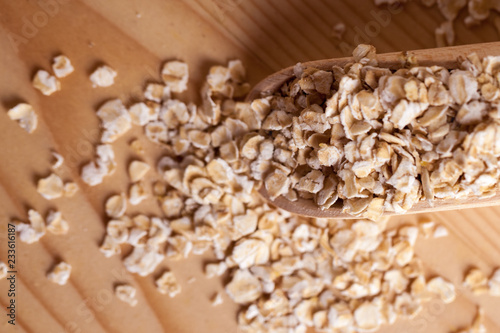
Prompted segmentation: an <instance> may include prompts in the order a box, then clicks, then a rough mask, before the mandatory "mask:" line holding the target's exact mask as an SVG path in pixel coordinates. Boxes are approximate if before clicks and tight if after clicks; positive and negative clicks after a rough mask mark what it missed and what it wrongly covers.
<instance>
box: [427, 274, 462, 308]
mask: <svg viewBox="0 0 500 333" xmlns="http://www.w3.org/2000/svg"><path fill="white" fill-rule="evenodd" d="M427 290H429V291H430V292H431V293H434V294H436V295H438V296H439V297H440V298H441V300H442V301H443V302H445V303H447V304H448V303H451V302H453V301H454V300H455V297H456V293H455V286H454V285H453V284H452V283H450V282H447V281H445V280H444V279H443V278H442V277H435V278H433V279H431V280H430V281H428V282H427Z"/></svg>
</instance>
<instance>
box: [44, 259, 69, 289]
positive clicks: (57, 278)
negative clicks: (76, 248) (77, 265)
mask: <svg viewBox="0 0 500 333" xmlns="http://www.w3.org/2000/svg"><path fill="white" fill-rule="evenodd" d="M70 274H71V265H69V264H67V263H65V262H64V261H63V262H60V263H59V264H57V265H56V266H54V268H53V269H52V271H50V272H49V273H48V274H47V279H49V280H50V281H52V282H54V283H57V284H59V285H61V286H62V285H65V284H66V283H67V282H68V279H69V276H70Z"/></svg>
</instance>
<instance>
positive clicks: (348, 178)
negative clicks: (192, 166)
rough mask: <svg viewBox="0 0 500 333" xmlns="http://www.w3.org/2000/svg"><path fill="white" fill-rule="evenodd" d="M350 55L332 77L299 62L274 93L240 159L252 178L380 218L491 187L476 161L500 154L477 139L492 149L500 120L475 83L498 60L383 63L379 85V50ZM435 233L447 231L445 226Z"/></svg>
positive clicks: (286, 193) (291, 194) (275, 193)
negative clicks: (391, 67) (452, 65)
mask: <svg viewBox="0 0 500 333" xmlns="http://www.w3.org/2000/svg"><path fill="white" fill-rule="evenodd" d="M442 5H443V6H445V5H444V3H442ZM446 6H448V5H446ZM446 6H445V7H446ZM446 8H448V7H446ZM447 10H450V11H452V9H450V8H448V9H447ZM450 13H451V12H450ZM450 15H451V14H450ZM353 54H354V58H355V61H357V63H355V64H350V65H348V66H346V68H344V69H343V70H342V69H338V71H339V73H338V74H336V76H335V75H333V72H334V71H335V70H332V72H327V73H330V74H328V75H326V74H323V72H324V71H318V70H316V69H314V68H309V69H307V70H304V69H303V68H302V69H300V70H299V69H297V70H296V75H297V76H296V77H294V78H292V79H290V80H289V81H288V82H286V83H285V84H284V85H283V86H282V87H281V89H280V90H279V91H278V92H276V93H274V94H273V95H270V96H268V97H267V98H268V99H269V101H270V109H269V110H267V112H268V114H267V115H265V117H264V119H263V122H262V126H261V129H260V130H257V131H251V132H250V133H249V134H246V135H245V136H244V138H246V140H243V144H242V145H241V146H240V154H241V156H240V158H243V159H244V160H245V161H246V162H247V163H248V164H249V165H250V169H251V171H252V173H251V175H252V177H253V179H254V180H256V181H261V180H264V186H265V188H266V190H267V192H268V194H269V197H270V198H271V199H272V200H274V199H276V198H277V197H279V196H283V197H285V198H290V200H297V198H302V199H306V200H312V201H314V202H315V203H316V204H317V205H318V206H319V207H320V208H321V209H328V208H329V207H331V205H332V204H333V203H335V202H337V201H340V202H341V203H342V205H343V211H344V212H346V213H349V214H351V215H353V216H362V217H368V218H372V219H376V218H378V217H379V216H381V215H382V214H383V213H384V212H396V213H404V212H406V211H408V210H409V209H411V208H412V206H413V205H414V204H416V203H417V202H419V201H421V200H427V201H429V202H430V203H431V204H432V202H433V200H435V199H450V198H465V197H467V196H470V195H473V196H485V195H491V193H494V191H495V190H496V183H495V181H498V180H499V179H498V176H499V175H498V173H486V171H485V170H484V167H483V170H482V171H481V170H480V169H478V168H480V165H481V163H489V162H486V161H490V160H492V159H494V160H496V159H498V156H499V155H498V154H497V155H495V154H496V153H492V151H489V152H487V151H484V150H479V149H475V148H472V146H471V144H472V142H476V143H477V145H476V147H484V145H485V142H488V144H489V145H490V146H491V147H492V142H494V139H493V136H494V134H493V133H496V131H497V129H496V128H497V127H498V125H497V122H496V120H495V119H494V118H491V117H489V114H491V113H490V112H489V111H488V110H491V109H492V108H494V105H493V103H492V102H487V101H485V100H484V99H483V97H482V91H484V92H485V93H486V94H487V98H488V99H490V100H491V99H492V98H493V96H495V94H494V93H492V92H491V91H492V88H491V87H490V88H482V87H484V83H483V81H480V80H478V76H479V75H483V76H484V75H490V76H491V74H487V73H489V72H491V71H492V69H491V66H494V65H493V63H494V62H495V61H496V60H494V58H493V57H486V58H485V59H483V60H479V59H478V58H477V56H475V55H471V56H469V57H467V59H466V60H464V61H462V62H461V65H460V66H461V68H460V69H454V70H452V71H448V70H446V69H444V68H441V67H438V66H434V67H429V68H426V67H418V66H414V67H412V68H410V69H407V70H404V71H403V70H401V71H397V72H394V73H393V72H390V71H388V70H386V69H385V71H382V70H383V69H380V70H381V72H380V74H378V75H380V76H379V79H378V81H379V83H378V86H376V89H373V88H370V87H371V86H370V87H367V86H369V83H368V82H366V80H368V77H367V76H366V74H364V73H366V72H368V71H373V70H375V69H377V70H378V68H377V67H376V63H375V62H373V59H372V58H373V56H374V54H375V49H374V48H373V47H369V46H366V45H360V46H359V47H358V49H356V50H355V51H354V53H353ZM297 68H299V67H297ZM320 72H321V73H322V74H321V75H320V76H322V77H325V78H328V77H332V75H333V76H334V77H335V82H331V81H329V79H328V80H327V81H326V86H328V91H323V90H321V89H323V88H321V89H320V90H318V89H317V88H316V86H314V84H313V83H311V82H314V80H313V79H312V78H311V75H313V76H314V75H317V73H320ZM423 73H426V74H425V75H424V74H423ZM480 73H482V74H480ZM320 76H318V75H317V77H320ZM323 80H325V79H323ZM335 84H336V85H338V89H337V90H334V89H332V88H331V87H332V86H334V85H335ZM370 84H372V85H373V84H374V83H370ZM490 84H491V83H490ZM311 94H318V98H319V99H317V100H315V103H314V104H313V103H309V104H304V103H302V102H300V97H301V96H302V97H304V98H305V97H306V96H308V95H311ZM285 101H286V102H285ZM287 103H288V104H287ZM268 140H269V141H270V142H271V140H272V143H273V145H274V149H272V151H273V154H272V157H271V158H270V159H269V158H268V157H266V158H264V156H263V154H262V152H261V151H260V147H259V144H260V143H261V142H267V141H268ZM479 151H481V152H479ZM483 151H484V153H483ZM486 155H488V156H489V157H486ZM266 156H267V155H266ZM480 161H484V162H480ZM435 232H437V235H443V234H444V233H443V227H440V226H439V227H437V228H436V230H435ZM403 255H404V254H401V256H403Z"/></svg>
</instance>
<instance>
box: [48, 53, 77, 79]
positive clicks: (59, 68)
mask: <svg viewBox="0 0 500 333" xmlns="http://www.w3.org/2000/svg"><path fill="white" fill-rule="evenodd" d="M52 70H53V71H54V74H55V75H56V76H57V77H58V78H63V77H66V76H68V75H69V74H71V73H73V71H74V70H75V69H74V68H73V65H72V64H71V61H70V60H69V58H68V57H66V56H64V55H60V56H57V57H55V58H54V60H53V64H52Z"/></svg>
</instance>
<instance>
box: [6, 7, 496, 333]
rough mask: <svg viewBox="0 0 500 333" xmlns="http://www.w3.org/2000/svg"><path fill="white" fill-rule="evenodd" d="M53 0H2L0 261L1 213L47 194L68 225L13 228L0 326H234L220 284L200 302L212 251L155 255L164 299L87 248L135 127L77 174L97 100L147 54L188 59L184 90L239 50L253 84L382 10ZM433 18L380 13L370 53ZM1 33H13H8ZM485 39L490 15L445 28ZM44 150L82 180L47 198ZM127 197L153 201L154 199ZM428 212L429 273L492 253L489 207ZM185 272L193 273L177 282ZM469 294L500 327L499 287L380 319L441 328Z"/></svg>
mask: <svg viewBox="0 0 500 333" xmlns="http://www.w3.org/2000/svg"><path fill="white" fill-rule="evenodd" d="M54 1H55V0H54ZM54 1H52V2H51V3H54ZM58 3H59V4H58V5H57V6H52V7H50V8H49V9H50V14H51V15H44V14H43V13H44V11H43V9H42V8H41V7H40V5H39V2H38V1H34V0H23V1H21V0H18V1H9V0H0V133H1V134H0V137H1V139H2V140H1V141H0V152H1V156H0V260H2V261H6V259H7V247H6V232H7V230H6V226H7V223H8V221H10V219H12V218H18V219H22V220H25V219H26V218H27V216H26V211H27V209H28V208H34V209H36V210H38V211H40V212H41V213H42V214H46V213H47V212H48V210H50V209H53V208H55V207H57V208H58V209H60V210H61V211H62V212H63V214H64V215H65V217H66V218H67V220H68V221H69V223H70V232H69V234H68V235H67V236H54V235H46V236H44V238H42V240H41V241H40V242H38V243H36V244H32V245H26V244H22V243H20V242H19V241H18V243H17V245H18V252H17V265H18V267H17V270H18V272H19V274H18V280H17V292H18V293H17V305H18V307H17V310H18V313H17V315H18V316H17V325H16V327H15V328H12V327H11V326H9V325H7V324H6V316H5V307H6V305H7V303H8V302H9V298H8V296H7V287H8V284H7V281H5V280H2V281H0V307H1V310H0V318H1V319H0V332H36V333H39V332H40V333H44V332H50V333H61V332H82V333H85V332H92V333H101V332H113V333H115V332H116V333H128V332H148V333H156V332H175V333H192V332H236V320H235V316H236V313H237V309H238V307H237V306H236V305H234V304H232V303H231V302H230V301H229V300H228V298H227V297H226V296H225V303H224V305H223V306H220V307H216V308H213V307H211V306H210V304H209V297H211V296H212V295H213V294H214V293H215V292H217V291H222V288H223V284H222V281H221V280H218V279H211V280H207V279H205V278H204V277H203V276H202V267H203V266H202V264H203V263H204V262H207V261H210V260H213V258H212V257H210V256H209V255H207V256H205V257H192V258H190V259H189V260H187V261H181V262H166V263H164V264H162V266H161V268H159V269H158V270H157V272H158V273H161V270H162V269H164V268H169V269H171V270H173V271H174V272H175V274H176V275H177V276H178V278H179V280H180V281H181V284H182V288H183V292H182V293H181V294H180V295H179V296H177V297H176V298H174V299H170V298H168V297H166V296H164V295H160V294H159V293H157V292H156V290H155V287H154V283H153V281H154V277H156V275H153V276H149V277H144V278H143V277H138V276H136V275H132V274H129V273H128V272H126V271H125V270H124V268H123V265H122V264H121V261H120V259H119V258H118V257H113V258H110V259H106V258H104V256H103V255H102V254H101V253H100V252H99V251H98V246H99V244H100V242H101V241H102V238H103V235H104V228H105V217H104V212H103V202H104V200H105V199H106V197H108V196H109V195H110V194H112V193H115V192H119V191H125V190H126V189H127V184H128V182H127V181H126V179H127V176H126V170H125V165H126V161H129V160H130V159H131V158H132V157H134V155H133V153H132V152H131V150H130V149H129V148H128V145H127V143H128V142H129V141H130V140H131V139H132V138H134V137H137V136H139V135H140V130H139V129H134V130H133V131H131V132H130V133H128V134H127V136H126V137H125V138H123V139H120V140H119V141H118V142H117V143H116V144H114V147H115V149H116V154H117V160H118V161H119V169H118V170H117V172H116V173H115V174H114V175H113V176H112V177H110V178H109V179H106V181H105V182H104V183H103V184H102V185H101V186H99V187H96V188H91V187H87V186H85V185H84V184H83V183H82V182H81V180H80V178H79V176H78V174H79V169H80V168H81V166H82V164H84V163H86V162H87V161H89V160H90V159H92V156H93V153H94V152H93V145H95V144H96V143H97V141H98V134H99V131H98V130H97V129H96V128H97V127H98V120H97V117H96V116H95V109H96V107H97V106H98V105H100V104H101V103H102V102H104V101H105V100H107V99H110V98H114V97H120V98H122V99H123V100H125V101H129V100H133V99H134V97H137V96H139V93H140V90H141V89H142V87H143V84H144V83H145V82H146V81H150V80H151V81H154V80H158V79H159V75H158V70H159V66H160V64H161V63H162V62H163V61H165V60H169V59H174V58H179V59H183V60H185V61H187V62H188V63H189V65H190V68H191V77H192V83H191V86H190V87H191V88H192V89H190V92H188V93H186V94H185V95H184V96H183V97H185V98H196V93H195V91H196V90H197V89H198V88H199V87H200V84H201V82H202V80H203V77H204V76H205V75H206V72H207V70H208V68H209V67H210V66H211V65H214V64H221V63H225V62H226V61H227V60H230V59H234V58H239V59H242V60H243V62H244V63H245V65H246V66H247V68H249V79H250V81H251V82H252V83H254V84H255V83H256V82H258V81H259V80H261V79H262V78H264V77H265V76H266V75H268V74H270V73H272V72H273V71H276V70H278V69H280V68H284V67H287V66H290V65H293V64H294V63H296V62H297V61H309V60H317V59H323V58H332V57H340V56H347V55H349V54H346V52H347V51H346V47H341V45H340V43H339V42H338V41H336V40H335V39H334V38H332V37H331V33H332V27H333V25H334V24H336V23H337V22H340V21H343V22H344V23H345V24H346V25H347V32H346V35H345V40H344V41H345V43H346V44H347V45H348V46H349V45H350V46H352V47H354V41H355V39H359V37H356V34H357V33H358V32H359V31H360V29H362V30H361V31H363V29H365V28H366V26H367V25H368V24H369V23H370V22H378V21H377V19H376V17H379V16H377V15H382V14H380V13H381V12H380V10H379V9H376V8H375V7H374V6H373V5H372V2H371V0H359V1H356V2H353V1H348V0H345V1H326V0H314V1H307V2H306V1H299V0H288V1H285V0H277V1H264V0H259V1H257V0H254V1H249V0H246V1H242V0H187V1H184V2H181V1H175V0H170V1H165V0H149V1H148V2H147V3H145V2H143V1H139V0H108V1H98V0H58ZM373 13H375V14H373ZM374 15H375V16H374ZM441 21H442V17H441V15H440V14H439V13H438V12H437V11H436V10H433V11H424V10H423V8H421V7H420V6H418V5H417V4H416V2H410V3H409V4H408V5H407V7H406V9H405V10H404V11H402V12H401V13H398V14H394V15H391V16H390V20H389V19H386V20H385V21H381V22H388V23H387V24H385V23H384V24H383V25H382V24H379V25H380V29H379V30H380V31H378V33H377V34H372V35H373V37H369V38H368V39H369V40H367V41H366V42H370V43H373V44H374V45H375V46H376V47H377V49H378V50H379V51H380V52H389V51H399V50H410V49H419V48H428V47H433V46H434V36H433V31H434V29H435V27H436V26H437V25H438V24H439V22H441ZM35 24H36V25H35ZM370 24H371V25H373V26H376V24H375V23H370ZM37 25H38V26H37ZM30 28H31V29H30ZM14 34H15V35H14ZM358 35H359V34H358ZM13 38H14V39H15V38H17V39H16V41H17V42H14V43H13V42H12V39H13ZM496 39H497V35H496V32H495V30H494V29H493V28H492V27H491V26H484V27H480V28H477V29H475V30H471V31H469V30H467V29H465V28H464V27H463V26H462V25H459V26H458V27H457V42H458V43H460V44H464V43H475V42H487V41H493V40H496ZM344 46H345V45H344ZM58 53H64V54H66V55H67V56H69V57H70V58H71V60H72V61H73V63H74V65H75V68H76V72H75V73H74V74H72V75H71V76H69V77H68V78H65V79H63V80H62V86H63V89H62V91H61V92H59V93H57V94H54V95H53V96H51V97H45V96H42V95H40V94H39V93H38V92H36V91H35V90H34V89H33V88H32V86H31V84H30V79H31V77H32V75H33V73H34V71H35V70H36V69H38V68H45V69H48V68H49V66H50V61H51V59H52V57H53V56H54V55H56V54H58ZM99 63H107V64H109V65H110V66H112V67H113V68H115V69H116V70H117V71H118V77H117V80H116V82H117V83H116V84H115V85H114V86H113V87H110V88H105V89H92V87H91V84H90V82H89V81H88V74H89V73H90V72H91V71H92V70H93V69H94V68H95V66H96V65H97V64H99ZM21 100H22V101H27V102H29V103H31V104H32V105H33V106H34V107H35V109H36V110H37V112H38V114H39V115H40V119H39V120H40V124H39V128H38V129H37V131H36V132H35V133H34V134H32V135H27V134H26V133H25V132H24V131H23V130H22V129H20V128H19V127H18V126H17V125H16V124H15V123H13V122H12V121H11V120H9V119H8V117H7V116H6V114H5V111H6V110H7V109H8V108H10V107H11V106H12V105H13V104H15V103H16V102H18V101H21ZM51 149H55V150H56V151H58V152H59V153H61V154H62V155H63V156H64V157H65V159H66V161H67V167H65V168H64V169H63V176H64V178H65V180H69V179H74V180H75V181H77V182H78V184H79V185H80V187H81V188H82V190H81V191H80V192H79V193H77V195H76V196H75V197H74V198H72V199H58V200H57V201H54V202H48V201H46V200H45V199H43V198H42V197H40V196H39V195H38V194H37V192H36V187H35V180H36V179H37V178H39V177H41V176H46V175H47V174H48V170H49V167H50V159H51V156H50V150H51ZM160 154H161V151H159V150H158V149H157V148H156V147H154V146H152V145H147V154H146V156H147V158H146V159H147V161H148V162H151V163H154V162H155V161H156V159H157V158H158V156H160ZM139 209H140V211H143V212H147V213H150V214H154V213H157V214H158V213H159V210H158V207H157V206H156V204H155V203H154V202H153V201H151V202H147V203H145V204H144V205H141V206H140V207H139V208H138V209H137V211H139ZM431 216H432V218H434V219H435V220H436V221H438V222H440V223H442V224H444V225H446V226H447V227H448V228H449V230H450V233H451V235H450V237H448V238H445V239H440V240H423V241H420V242H419V243H418V246H417V253H418V255H419V256H420V257H421V258H422V259H423V260H424V262H425V265H426V269H427V270H428V273H429V275H433V274H440V275H443V276H444V277H446V278H448V279H450V280H452V281H453V282H455V283H457V284H460V283H461V281H462V279H463V274H464V272H465V271H466V270H467V269H468V268H469V267H471V266H473V265H474V266H478V267H479V268H481V269H483V270H485V272H487V273H488V274H489V273H490V272H491V271H492V270H493V269H494V268H496V267H497V266H500V246H499V244H500V208H482V209H476V210H466V211H460V212H457V211H451V212H446V213H439V214H433V215H431ZM418 218H419V217H418V216H405V217H398V218H395V219H394V220H393V221H392V223H393V224H394V225H396V224H400V223H413V222H415V221H416V220H417V219H418ZM60 259H63V260H65V261H67V262H69V263H71V264H72V265H73V274H72V276H71V278H70V281H69V283H68V284H67V285H66V286H57V285H54V284H52V283H51V282H49V281H47V279H46V278H45V275H46V273H47V271H48V270H50V269H51V267H52V266H53V265H54V263H55V262H56V261H57V260H60ZM191 277H194V278H196V280H195V281H194V282H193V283H188V282H187V281H188V280H189V279H190V278H191ZM124 282H127V283H131V284H133V285H135V286H136V287H138V289H139V305H138V306H137V307H136V308H130V307H128V306H127V305H126V304H124V303H122V302H120V301H118V300H117V299H116V298H114V297H112V296H111V293H112V290H113V286H114V284H116V283H124ZM477 304H480V305H482V306H484V307H485V309H486V312H487V326H488V328H489V329H490V332H500V317H498V316H497V315H496V314H497V313H498V309H499V308H500V299H494V298H491V297H488V296H480V297H477V296H473V295H472V294H471V293H469V292H467V291H466V290H461V291H460V296H459V297H458V299H457V301H456V302H454V303H453V304H450V305H447V306H443V305H442V304H441V303H438V302H431V303H429V304H428V305H427V306H426V308H425V309H424V311H423V312H422V314H420V315H419V317H418V318H416V319H415V320H412V321H403V320H401V321H398V322H397V324H396V325H394V326H392V327H384V328H383V329H382V330H381V331H380V332H384V333H392V332H403V331H404V332H449V331H452V330H453V329H456V328H459V327H462V326H465V325H468V324H469V323H470V322H471V320H472V318H473V316H474V314H475V308H476V305H477Z"/></svg>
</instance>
